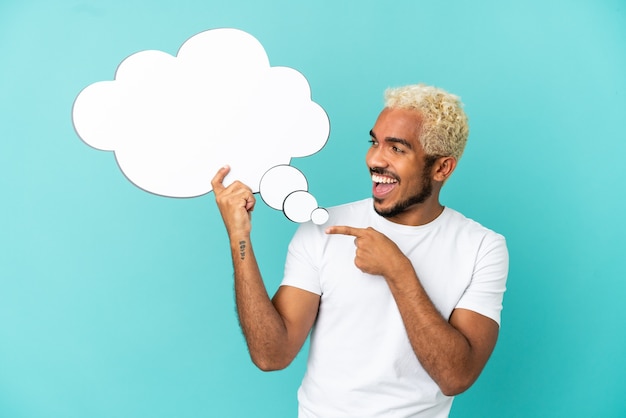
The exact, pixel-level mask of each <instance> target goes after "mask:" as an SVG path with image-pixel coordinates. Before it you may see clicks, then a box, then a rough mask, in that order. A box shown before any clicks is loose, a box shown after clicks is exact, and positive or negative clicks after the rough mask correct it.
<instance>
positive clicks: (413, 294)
mask: <svg viewBox="0 0 626 418" xmlns="http://www.w3.org/2000/svg"><path fill="white" fill-rule="evenodd" d="M387 283H388V285H389V288H390V290H391V293H392V295H393V297H394V299H395V301H396V304H397V306H398V309H399V311H400V314H401V316H402V320H403V322H404V325H405V328H406V331H407V334H408V337H409V341H410V342H411V346H412V347H413V351H414V352H415V354H416V355H417V357H418V359H419V361H420V363H421V365H422V367H424V369H425V370H426V371H427V372H428V374H429V375H430V376H431V377H432V379H433V380H434V381H435V382H436V383H437V384H438V385H439V387H440V388H441V390H442V392H443V393H444V394H446V395H455V394H458V393H460V392H463V391H464V390H466V389H467V388H468V387H469V386H470V385H471V384H472V383H473V382H474V380H475V379H476V378H477V377H478V374H479V373H480V370H481V369H482V367H477V366H476V364H477V362H476V361H475V359H474V353H473V350H472V346H471V345H470V343H469V341H468V339H467V338H466V337H465V336H464V335H463V334H462V333H461V332H460V331H459V330H457V329H456V328H455V327H454V326H452V325H451V324H450V323H449V322H448V321H447V320H446V319H445V318H444V317H443V316H442V315H441V314H440V313H439V311H438V310H437V308H436V307H435V306H434V305H433V303H432V301H431V300H430V298H429V297H428V295H427V294H426V291H425V290H424V288H423V287H422V285H421V283H420V282H419V279H418V277H417V275H416V274H415V271H414V270H413V267H412V265H411V263H410V262H408V260H407V265H405V266H403V268H402V269H400V270H399V271H397V272H394V276H393V277H388V278H387Z"/></svg>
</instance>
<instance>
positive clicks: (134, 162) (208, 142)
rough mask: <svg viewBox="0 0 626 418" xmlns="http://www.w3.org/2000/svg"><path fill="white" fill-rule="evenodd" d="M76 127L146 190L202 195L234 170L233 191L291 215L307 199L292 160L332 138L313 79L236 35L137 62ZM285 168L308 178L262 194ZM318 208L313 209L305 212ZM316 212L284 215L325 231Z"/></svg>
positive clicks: (144, 55)
mask: <svg viewBox="0 0 626 418" xmlns="http://www.w3.org/2000/svg"><path fill="white" fill-rule="evenodd" d="M72 119H73V123H74V128H75V130H76V132H77V133H78V135H79V137H80V138H81V139H82V140H83V141H84V142H85V143H87V144H88V145H90V146H92V147H94V148H96V149H99V150H103V151H113V152H114V154H115V159H116V161H117V164H118V165H119V167H120V169H121V170H122V172H123V173H124V175H125V176H126V177H127V178H128V179H129V180H130V181H131V182H132V183H134V184H135V185H136V186H138V187H140V188H141V189H144V190H146V191H148V192H151V193H154V194H157V195H161V196H168V197H197V196H201V195H204V194H206V193H209V192H211V191H212V187H211V179H212V178H213V176H214V175H215V173H216V172H217V171H218V169H219V168H220V167H222V166H224V165H225V164H228V165H230V167H231V172H230V173H229V175H228V176H227V177H226V179H225V182H224V184H225V185H228V184H230V183H232V182H233V181H235V180H239V181H241V182H243V183H244V184H246V185H248V186H249V187H250V188H251V189H252V191H253V192H254V193H259V192H260V194H261V197H262V198H263V200H264V201H265V202H266V203H268V202H271V203H268V205H269V206H271V207H273V208H275V209H278V210H283V211H284V210H285V209H284V207H283V206H284V201H285V199H287V198H288V196H289V195H290V194H291V193H293V192H296V191H298V192H306V193H307V194H308V191H307V182H306V178H305V177H304V175H303V174H302V173H300V172H299V171H298V170H297V169H295V168H293V167H291V166H289V164H290V162H291V159H292V158H294V157H305V156H309V155H311V154H314V153H316V152H318V151H319V150H320V149H322V147H323V146H324V145H325V144H326V141H327V139H328V135H329V129H330V127H329V121H328V117H327V115H326V113H325V112H324V110H323V109H322V107H321V106H319V105H318V104H317V103H315V102H313V101H312V100H311V90H310V87H309V84H308V82H307V80H306V78H305V77H304V76H303V75H302V74H300V73H299V72H298V71H296V70H294V69H292V68H288V67H271V66H270V64H269V59H268V57H267V54H266V53H265V50H264V48H263V46H262V45H261V44H260V43H259V41H257V40H256V39H255V38H254V37H253V36H251V35H249V34H248V33H246V32H243V31H241V30H237V29H214V30H208V31H205V32H202V33H199V34H197V35H195V36H193V37H192V38H190V39H189V40H187V41H186V42H185V43H184V44H183V45H182V46H181V48H180V49H179V51H178V54H177V55H176V56H175V57H174V56H171V55H169V54H167V53H165V52H161V51H154V50H151V51H141V52H138V53H136V54H133V55H131V56H129V57H128V58H126V59H125V60H124V61H122V63H121V64H120V65H119V66H118V68H117V71H116V73H115V80H113V81H100V82H97V83H94V84H92V85H90V86H88V87H87V88H85V89H84V90H83V91H81V92H80V94H79V95H78V96H77V98H76V100H75V102H74V107H73V110H72ZM279 167H289V168H291V169H293V170H295V171H297V172H298V173H300V174H299V175H298V174H294V173H295V172H294V171H293V170H289V172H290V173H291V174H290V175H289V176H282V175H268V176H267V177H266V180H265V181H264V187H263V190H261V186H260V183H261V178H262V177H263V176H264V175H265V174H266V173H270V172H271V170H272V169H274V168H276V169H277V170H279V172H281V173H282V172H283V171H281V170H284V168H279ZM300 176H301V178H300ZM294 179H299V180H296V181H295V183H293V181H294ZM302 180H304V186H303V184H302ZM265 194H267V195H268V196H271V197H268V198H267V199H266V197H265ZM310 197H311V198H313V201H315V198H314V197H313V196H310ZM281 199H282V200H281ZM311 205H312V203H311V202H310V200H309V203H307V204H306V205H305V207H306V208H305V209H302V208H301V209H299V210H300V211H302V210H305V211H306V210H308V209H309V208H310V207H311ZM296 206H297V205H296ZM291 207H292V205H289V208H290V210H293V209H291ZM317 209H321V210H323V209H322V208H318V207H317V203H315V207H313V208H311V211H310V212H309V213H308V214H302V213H299V214H298V215H297V216H294V215H292V216H289V215H288V214H287V212H285V214H286V215H287V217H288V218H289V219H292V220H294V221H296V222H306V221H309V220H311V219H312V218H313V220H314V221H315V222H316V223H318V222H319V219H323V218H324V216H323V214H322V216H320V212H319V211H316V210H317ZM314 212H315V213H316V216H313V215H314ZM305 218H306V219H305ZM296 219H297V220H296ZM316 219H317V221H316Z"/></svg>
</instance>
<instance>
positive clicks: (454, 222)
mask: <svg viewBox="0 0 626 418" xmlns="http://www.w3.org/2000/svg"><path fill="white" fill-rule="evenodd" d="M445 216H446V218H445V225H446V227H447V228H448V229H450V230H451V231H456V232H457V233H458V234H459V235H460V237H461V238H468V239H477V240H480V241H483V240H487V241H501V242H505V238H504V236H503V235H501V234H499V233H497V232H495V231H493V230H491V229H489V228H487V227H485V226H483V225H482V224H480V223H479V222H477V221H475V220H473V219H470V218H468V217H466V216H465V215H463V214H462V213H460V212H458V211H456V210H454V209H451V208H449V207H446V209H445Z"/></svg>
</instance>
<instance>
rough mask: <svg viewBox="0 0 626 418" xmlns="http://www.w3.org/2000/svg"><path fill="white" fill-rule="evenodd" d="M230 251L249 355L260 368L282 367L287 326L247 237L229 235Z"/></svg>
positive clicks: (238, 306) (240, 316) (238, 311)
mask: <svg viewBox="0 0 626 418" xmlns="http://www.w3.org/2000/svg"><path fill="white" fill-rule="evenodd" d="M231 252H232V257H233V267H234V271H235V300H236V304H237V314H238V316H239V322H240V325H241V328H242V331H243V334H244V336H245V338H246V342H247V344H248V350H249V351H250V357H251V358H252V361H253V362H254V364H256V365H257V366H258V367H259V368H260V369H262V370H276V369H281V368H284V367H286V366H287V365H288V364H289V362H290V360H291V359H288V358H286V356H287V353H285V352H284V348H285V347H286V346H287V343H286V342H287V329H286V327H285V323H284V321H283V319H282V317H281V316H280V314H279V313H278V311H277V310H276V308H275V307H274V305H273V304H272V301H271V300H270V298H269V295H268V293H267V290H266V288H265V284H264V283H263V279H262V277H261V273H260V271H259V266H258V264H257V261H256V258H255V256H254V251H253V249H252V244H251V242H250V238H249V236H247V235H240V236H237V237H231Z"/></svg>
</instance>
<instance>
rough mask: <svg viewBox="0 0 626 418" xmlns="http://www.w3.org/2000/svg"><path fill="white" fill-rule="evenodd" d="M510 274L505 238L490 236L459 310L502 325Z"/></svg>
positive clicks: (477, 258) (481, 248) (484, 242)
mask: <svg viewBox="0 0 626 418" xmlns="http://www.w3.org/2000/svg"><path fill="white" fill-rule="evenodd" d="M508 272H509V253H508V250H507V247H506V241H505V239H504V237H503V236H501V235H498V234H495V233H492V234H488V235H487V236H485V238H484V239H483V242H482V243H481V246H480V248H479V251H478V254H477V257H476V262H475V264H474V271H473V274H472V279H471V281H470V284H469V286H468V287H467V289H466V290H465V292H464V293H463V295H462V296H461V299H460V300H459V302H458V303H457V305H456V308H462V309H468V310H471V311H474V312H477V313H479V314H481V315H484V316H486V317H488V318H491V319H493V320H494V321H496V322H497V323H498V325H500V314H501V311H502V299H503V297H504V292H505V290H506V280H507V276H508Z"/></svg>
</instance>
